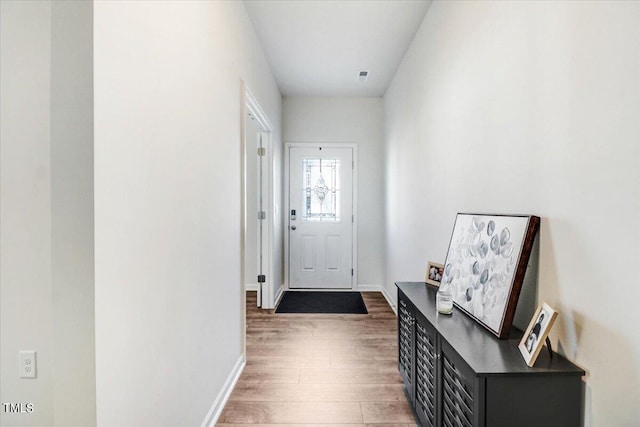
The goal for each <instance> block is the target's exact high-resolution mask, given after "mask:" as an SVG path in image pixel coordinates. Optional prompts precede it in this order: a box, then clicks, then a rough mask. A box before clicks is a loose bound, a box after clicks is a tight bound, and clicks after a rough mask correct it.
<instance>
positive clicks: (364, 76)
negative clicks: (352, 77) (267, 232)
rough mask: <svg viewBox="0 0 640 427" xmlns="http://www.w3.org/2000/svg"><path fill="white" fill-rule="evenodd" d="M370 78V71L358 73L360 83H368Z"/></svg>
mask: <svg viewBox="0 0 640 427" xmlns="http://www.w3.org/2000/svg"><path fill="white" fill-rule="evenodd" d="M368 78H369V72H368V71H360V72H359V73H358V81H359V82H366V81H367V79H368Z"/></svg>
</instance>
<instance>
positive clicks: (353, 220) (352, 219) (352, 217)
mask: <svg viewBox="0 0 640 427" xmlns="http://www.w3.org/2000/svg"><path fill="white" fill-rule="evenodd" d="M351 222H352V223H353V222H355V219H354V216H353V215H351Z"/></svg>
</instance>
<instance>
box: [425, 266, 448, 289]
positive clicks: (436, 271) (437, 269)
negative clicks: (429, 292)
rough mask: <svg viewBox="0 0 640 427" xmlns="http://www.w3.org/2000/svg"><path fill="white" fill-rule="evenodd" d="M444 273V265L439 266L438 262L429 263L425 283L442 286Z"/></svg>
mask: <svg viewBox="0 0 640 427" xmlns="http://www.w3.org/2000/svg"><path fill="white" fill-rule="evenodd" d="M443 273H444V265H443V264H438V263H437V262H433V261H429V263H428V264H427V275H426V277H425V279H424V281H425V282H427V283H429V284H430V285H433V286H440V282H441V281H442V274H443Z"/></svg>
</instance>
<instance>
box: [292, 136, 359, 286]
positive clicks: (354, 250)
mask: <svg viewBox="0 0 640 427" xmlns="http://www.w3.org/2000/svg"><path fill="white" fill-rule="evenodd" d="M284 146H285V149H284V192H283V193H284V194H283V195H282V196H283V199H284V212H283V216H284V227H283V232H284V236H283V239H284V257H283V258H284V283H285V289H286V290H288V291H303V290H305V289H297V288H293V289H292V288H291V287H290V286H289V231H290V228H289V227H290V226H291V224H290V221H291V215H289V213H290V212H291V210H290V204H289V203H290V201H289V193H290V188H289V187H290V180H289V168H290V164H289V163H290V153H289V152H290V151H291V148H296V147H301V148H314V147H327V148H351V150H352V151H351V153H352V160H353V177H352V184H351V185H352V187H353V189H352V190H353V191H352V193H351V199H352V200H351V203H352V214H353V223H352V229H351V265H352V266H353V277H352V278H351V289H326V291H331V292H336V291H337V292H340V291H344V292H351V291H353V290H355V289H356V288H357V287H358V144H356V143H354V142H300V141H298V142H285V144H284ZM314 291H324V289H314Z"/></svg>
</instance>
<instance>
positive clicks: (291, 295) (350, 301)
mask: <svg viewBox="0 0 640 427" xmlns="http://www.w3.org/2000/svg"><path fill="white" fill-rule="evenodd" d="M276 313H331V314H334V313H335V314H367V313H368V312H367V307H366V306H365V305H364V301H363V300H362V295H361V294H360V292H306V291H299V292H289V291H287V292H285V293H284V295H283V296H282V300H280V304H278V308H277V309H276Z"/></svg>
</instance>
